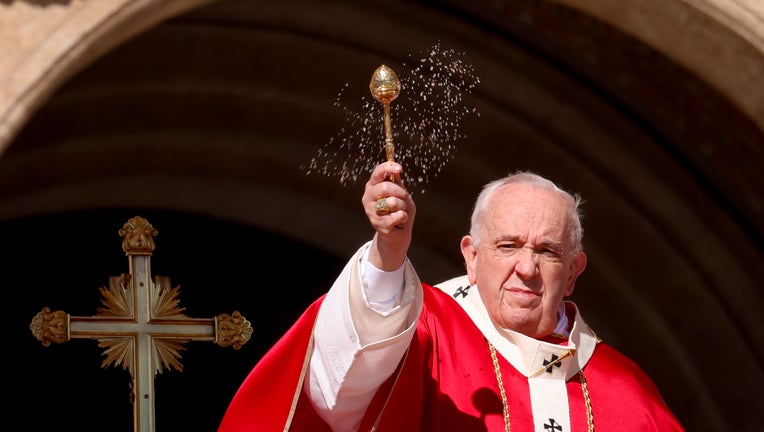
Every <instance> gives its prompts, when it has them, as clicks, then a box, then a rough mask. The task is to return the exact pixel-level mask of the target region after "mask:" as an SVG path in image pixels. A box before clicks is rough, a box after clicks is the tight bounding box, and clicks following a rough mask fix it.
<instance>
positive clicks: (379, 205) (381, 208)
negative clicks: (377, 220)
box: [374, 197, 390, 216]
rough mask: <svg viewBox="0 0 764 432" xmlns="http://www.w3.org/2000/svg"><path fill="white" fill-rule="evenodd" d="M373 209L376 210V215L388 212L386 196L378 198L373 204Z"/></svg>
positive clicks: (388, 206)
mask: <svg viewBox="0 0 764 432" xmlns="http://www.w3.org/2000/svg"><path fill="white" fill-rule="evenodd" d="M374 209H375V210H376V211H377V216H384V215H388V214H390V205H389V204H388V203H387V197H382V198H380V199H378V200H377V202H376V203H375V204H374Z"/></svg>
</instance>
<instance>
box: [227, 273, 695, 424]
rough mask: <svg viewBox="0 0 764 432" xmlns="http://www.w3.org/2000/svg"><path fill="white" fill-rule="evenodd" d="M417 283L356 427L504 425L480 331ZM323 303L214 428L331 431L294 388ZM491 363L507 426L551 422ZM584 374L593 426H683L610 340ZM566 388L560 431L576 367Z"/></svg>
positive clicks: (574, 408)
mask: <svg viewBox="0 0 764 432" xmlns="http://www.w3.org/2000/svg"><path fill="white" fill-rule="evenodd" d="M423 289H424V304H423V308H422V313H421V314H420V317H419V321H418V323H417V329H416V334H415V335H414V338H413V340H412V342H411V345H410V347H409V351H408V353H407V355H406V357H405V358H404V360H403V361H402V365H401V366H400V368H399V373H396V374H394V375H393V376H392V377H391V378H390V379H388V381H387V382H386V383H385V384H384V385H383V386H382V387H381V388H380V390H379V391H378V392H377V394H376V396H375V398H374V400H373V401H372V403H371V406H370V407H369V409H368V410H367V412H366V415H365V417H364V420H363V422H362V425H361V428H360V430H361V431H370V430H376V431H382V432H384V431H391V432H405V431H411V432H414V431H450V430H459V431H504V430H505V424H504V415H503V404H502V397H501V391H500V389H499V385H498V381H497V376H496V368H495V367H494V363H493V361H492V358H491V353H490V350H489V345H488V342H487V341H486V338H485V337H484V336H483V334H482V333H481V332H480V330H478V328H477V327H476V326H475V324H474V323H473V322H472V320H471V319H470V317H469V316H468V315H467V314H466V313H465V311H464V310H463V309H462V307H461V306H459V305H458V304H457V302H456V301H454V299H453V298H451V296H449V295H448V294H446V293H444V292H442V291H441V290H439V289H437V288H433V287H431V286H429V285H426V284H423ZM322 301H323V297H322V298H320V299H318V300H317V301H316V302H315V303H314V304H313V305H311V306H310V307H309V308H308V309H307V310H306V311H305V313H304V314H303V316H302V317H300V319H299V320H298V321H297V322H296V323H295V325H294V326H293V327H292V328H291V329H290V330H289V331H288V332H287V333H286V334H285V335H284V336H283V337H282V339H280V340H279V341H278V342H277V343H276V345H274V347H273V348H272V349H271V350H270V351H269V352H268V353H267V354H266V355H265V356H264V357H263V358H262V360H261V361H260V362H259V363H258V364H257V365H256V366H255V368H254V369H253V370H252V372H251V373H250V374H249V376H248V377H247V378H246V380H245V381H244V383H243V384H242V386H241V387H240V389H239V390H238V391H237V393H236V395H235V396H234V398H233V400H232V402H231V404H230V406H229V407H228V410H227V411H226V413H225V415H224V417H223V421H222V423H221V425H220V428H219V429H218V432H245V431H248V432H261V431H263V432H265V431H268V432H271V431H273V432H276V431H284V430H292V431H311V432H322V431H330V429H329V427H328V426H327V425H326V423H324V421H323V420H322V419H321V418H320V417H319V415H318V414H317V413H316V411H315V410H314V409H313V407H312V405H311V402H310V400H309V399H308V397H307V395H306V393H305V392H304V391H302V389H301V387H302V385H301V383H302V376H303V374H304V373H305V372H306V370H305V365H306V364H307V360H306V359H307V358H308V356H309V354H308V351H309V349H310V344H311V333H312V328H313V323H314V321H315V318H316V314H317V313H318V308H319V306H320V304H321V302H322ZM498 361H499V369H500V374H501V378H502V381H503V386H504V389H505V394H506V400H507V404H508V409H509V421H510V426H511V428H512V429H513V430H515V431H534V430H544V429H543V428H544V427H545V426H548V427H549V428H548V430H558V429H556V428H555V423H554V419H541V421H543V422H545V423H543V424H541V425H539V424H537V425H534V424H533V422H534V419H533V415H532V412H531V399H530V391H529V387H528V378H527V377H525V376H524V375H522V374H520V373H519V372H518V371H517V370H516V369H515V368H514V367H513V366H512V365H511V364H510V363H509V362H507V361H506V360H505V359H504V358H502V357H501V356H500V355H499V357H498ZM583 375H584V377H585V379H586V384H587V389H588V395H589V400H590V406H591V414H592V418H593V425H594V430H597V431H618V432H628V431H634V432H645V431H661V432H666V431H683V430H684V429H683V428H682V426H681V425H680V424H679V422H678V421H677V419H676V418H675V417H674V415H673V414H672V412H671V411H670V410H669V408H668V407H667V406H666V405H665V403H664V402H663V399H662V397H661V395H660V394H659V392H658V390H657V388H656V387H655V385H654V383H653V382H652V381H651V380H650V378H649V377H648V376H647V375H646V374H645V373H644V372H643V371H642V370H641V369H640V368H639V366H637V365H636V364H635V363H634V362H633V361H631V360H629V359H628V358H626V357H625V356H624V355H622V354H621V353H619V352H618V351H616V350H615V349H614V348H612V347H611V346H609V345H607V344H605V343H599V344H598V345H597V347H596V349H595V351H594V355H593V356H592V357H591V359H590V360H589V361H588V363H587V364H586V366H585V367H584V369H583ZM566 387H567V393H568V402H569V406H570V424H571V427H572V431H562V432H584V431H587V430H588V422H587V417H588V415H587V404H586V400H585V395H584V391H583V387H582V385H581V381H580V378H579V375H575V376H574V377H573V378H571V379H570V380H568V381H567V384H566ZM295 395H297V396H298V397H295ZM536 421H537V422H538V421H539V419H536ZM375 424H376V426H375ZM539 428H542V429H539Z"/></svg>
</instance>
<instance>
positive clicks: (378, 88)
mask: <svg viewBox="0 0 764 432" xmlns="http://www.w3.org/2000/svg"><path fill="white" fill-rule="evenodd" d="M369 90H371V95H372V96H374V99H376V100H377V101H379V102H381V103H382V106H383V107H384V116H385V155H386V156H387V160H388V161H390V162H392V161H394V160H395V145H394V144H393V128H392V125H391V122H390V102H392V101H393V100H395V98H397V97H398V95H399V94H400V93H401V81H400V80H399V79H398V75H397V74H396V73H395V71H394V70H392V69H390V68H389V67H387V66H385V65H382V66H380V67H378V68H377V70H375V71H374V73H373V74H372V75H371V82H370V83H369ZM393 180H394V179H393V175H392V174H391V175H390V181H393Z"/></svg>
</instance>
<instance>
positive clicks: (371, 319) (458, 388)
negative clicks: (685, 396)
mask: <svg viewBox="0 0 764 432" xmlns="http://www.w3.org/2000/svg"><path fill="white" fill-rule="evenodd" d="M402 173H403V168H402V166H401V165H399V164H397V163H395V162H385V163H383V164H381V165H379V166H378V167H377V168H376V169H375V170H374V171H373V172H372V174H371V177H370V179H369V181H368V182H367V184H366V189H365V192H364V195H363V198H362V204H363V207H364V209H365V211H366V215H367V217H368V219H369V221H370V223H371V225H372V226H373V227H374V229H375V230H376V233H375V235H374V238H373V239H372V240H371V241H370V242H368V243H367V244H365V245H363V246H362V247H361V248H360V249H359V250H358V251H357V253H356V254H355V255H354V256H353V257H352V258H351V260H350V262H349V263H348V264H347V265H346V267H345V269H344V270H343V271H342V273H341V274H340V275H339V277H338V278H337V280H336V281H335V283H334V285H333V286H332V288H331V289H330V291H329V292H328V293H327V294H326V295H325V296H323V297H322V298H320V299H318V300H317V301H316V302H315V303H314V304H313V305H312V306H311V307H310V308H309V309H308V310H307V311H306V312H305V314H304V315H303V316H302V317H301V318H300V320H299V321H298V322H297V323H296V324H295V326H293V327H292V329H291V330H290V331H289V333H288V334H287V335H285V336H284V337H283V338H282V339H281V340H280V341H279V342H278V343H277V344H276V346H275V347H274V348H273V349H272V350H271V351H270V352H269V353H268V354H266V356H265V357H264V358H263V359H262V360H261V361H260V362H259V363H258V365H257V366H256V367H255V369H253V371H252V373H251V374H250V376H249V377H248V378H247V380H246V381H245V383H244V384H243V385H242V387H241V389H240V390H239V391H238V392H237V394H236V396H235V397H234V400H233V402H232V403H231V405H230V406H229V409H228V411H227V412H226V415H225V417H224V419H223V422H222V423H221V427H220V432H229V431H250V430H257V431H266V430H267V431H270V430H273V431H276V430H287V429H291V430H300V431H301V430H306V431H307V430H310V431H322V430H326V431H329V430H331V431H335V432H346V431H347V432H349V431H358V430H363V431H367V430H377V431H396V432H398V431H438V430H461V431H509V430H510V429H511V428H514V430H516V431H538V432H553V431H562V432H567V431H572V432H577V431H593V430H601V431H602V430H607V431H616V430H617V431H619V432H623V431H640V432H644V431H664V432H665V431H681V430H683V428H682V426H681V425H680V423H679V422H678V421H677V419H676V418H675V416H674V415H673V413H672V412H671V411H670V409H669V408H668V407H667V406H666V404H665V403H664V401H663V399H662V397H661V395H660V393H659V392H658V390H657V388H656V387H655V385H654V383H653V382H652V381H651V380H650V378H649V377H648V376H647V375H646V374H645V373H644V372H643V371H642V370H641V369H640V368H639V366H638V365H636V364H635V363H634V362H633V361H631V360H630V359H628V358H627V357H625V356H624V355H623V354H621V353H619V352H618V351H616V350H615V349H614V348H613V347H611V346H609V345H607V344H606V343H604V342H602V341H601V340H600V339H599V338H598V337H597V336H596V334H595V333H594V331H593V330H592V329H590V328H589V326H588V325H587V324H586V323H585V322H584V320H583V318H582V316H581V314H580V312H579V310H578V308H577V307H576V305H575V304H573V303H572V302H569V301H565V297H567V296H569V295H570V294H572V293H573V289H574V287H575V282H576V279H577V278H578V276H579V275H580V274H581V272H583V271H584V268H585V267H586V260H587V258H586V254H585V253H584V251H583V248H582V237H583V229H582V227H581V221H580V219H581V217H580V211H579V205H580V199H579V197H578V196H575V195H571V194H569V193H567V192H565V191H564V190H562V189H560V188H558V187H557V186H556V185H555V184H553V183H552V182H550V181H549V180H547V179H544V178H542V177H540V176H538V175H535V174H532V173H528V172H519V173H515V174H512V175H509V176H507V177H505V178H503V179H499V180H496V181H494V182H492V183H489V184H488V185H486V186H485V187H484V189H483V191H482V192H481V194H480V195H479V197H478V199H477V201H476V203H475V207H474V211H473V214H472V220H471V229H470V233H469V235H465V236H464V237H463V238H462V241H461V251H462V255H463V256H464V260H465V264H466V269H467V275H465V276H463V277H459V278H456V279H453V280H450V281H447V282H445V283H442V284H440V285H438V286H437V287H432V286H430V285H427V284H422V283H421V282H420V281H419V279H418V277H417V274H416V272H415V270H414V268H413V266H412V264H411V262H410V261H409V260H408V258H407V253H408V248H409V246H410V244H411V240H412V229H413V225H414V219H415V215H416V206H415V203H414V201H413V199H412V197H411V195H410V194H409V193H408V191H407V190H406V188H405V186H404V184H403V182H402V181H401V175H402ZM391 179H392V181H390V180H391Z"/></svg>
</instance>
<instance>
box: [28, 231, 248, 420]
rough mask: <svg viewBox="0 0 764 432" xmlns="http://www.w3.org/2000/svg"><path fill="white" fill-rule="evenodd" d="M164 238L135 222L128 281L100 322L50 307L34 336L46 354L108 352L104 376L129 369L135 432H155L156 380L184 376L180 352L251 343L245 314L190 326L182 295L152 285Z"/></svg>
mask: <svg viewBox="0 0 764 432" xmlns="http://www.w3.org/2000/svg"><path fill="white" fill-rule="evenodd" d="M157 233H158V232H157V230H156V229H154V227H153V226H152V225H151V224H150V223H149V222H148V221H147V220H146V219H144V218H142V217H140V216H136V217H134V218H132V219H130V220H128V221H127V223H125V225H124V226H123V227H122V229H120V230H119V234H120V236H122V250H124V251H125V253H126V255H127V256H128V259H129V273H128V274H122V275H120V276H113V277H111V278H110V280H109V288H108V289H107V288H104V287H101V288H99V290H100V291H101V296H102V298H101V304H102V305H103V306H102V307H99V308H98V313H97V314H96V315H95V316H86V317H77V316H71V315H69V314H68V313H66V312H64V311H62V310H56V311H51V309H50V308H48V307H44V308H43V309H42V311H41V312H39V313H38V314H37V315H35V317H34V318H33V319H32V323H31V324H30V326H29V328H30V329H31V330H32V334H33V335H34V337H35V338H36V339H37V340H38V341H40V342H41V343H42V344H43V346H46V347H47V346H50V344H51V343H57V344H62V343H64V342H66V341H68V340H69V339H72V338H84V339H96V340H98V346H99V347H100V348H104V355H105V356H106V358H105V359H104V360H103V363H102V364H101V367H102V368H106V367H109V366H114V367H116V366H122V368H123V369H127V370H129V371H130V376H131V378H132V385H131V388H132V390H131V394H130V400H131V401H132V403H133V430H134V431H136V432H153V431H154V377H155V376H156V374H157V373H161V372H162V371H163V370H164V369H175V370H178V371H182V370H183V365H182V364H181V363H180V361H179V360H180V358H181V355H180V352H181V351H183V350H184V349H185V347H184V345H185V343H186V342H189V341H210V342H215V343H216V344H217V345H219V346H222V347H229V346H231V347H233V348H234V349H237V350H238V349H239V348H241V346H242V345H244V344H245V343H246V342H247V341H248V340H249V339H250V337H251V336H252V326H251V324H250V323H249V321H247V320H246V319H245V318H244V317H243V316H242V315H241V314H240V313H239V312H238V311H236V312H233V313H232V314H230V315H229V314H219V315H217V316H216V317H214V318H189V317H187V316H186V315H183V314H182V313H181V312H182V311H183V310H184V309H185V308H182V307H180V306H179V298H178V294H179V290H180V287H174V288H173V287H171V285H170V278H168V277H162V276H156V277H154V278H152V277H151V260H150V258H151V254H152V253H153V252H154V247H155V245H154V236H156V235H157Z"/></svg>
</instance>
